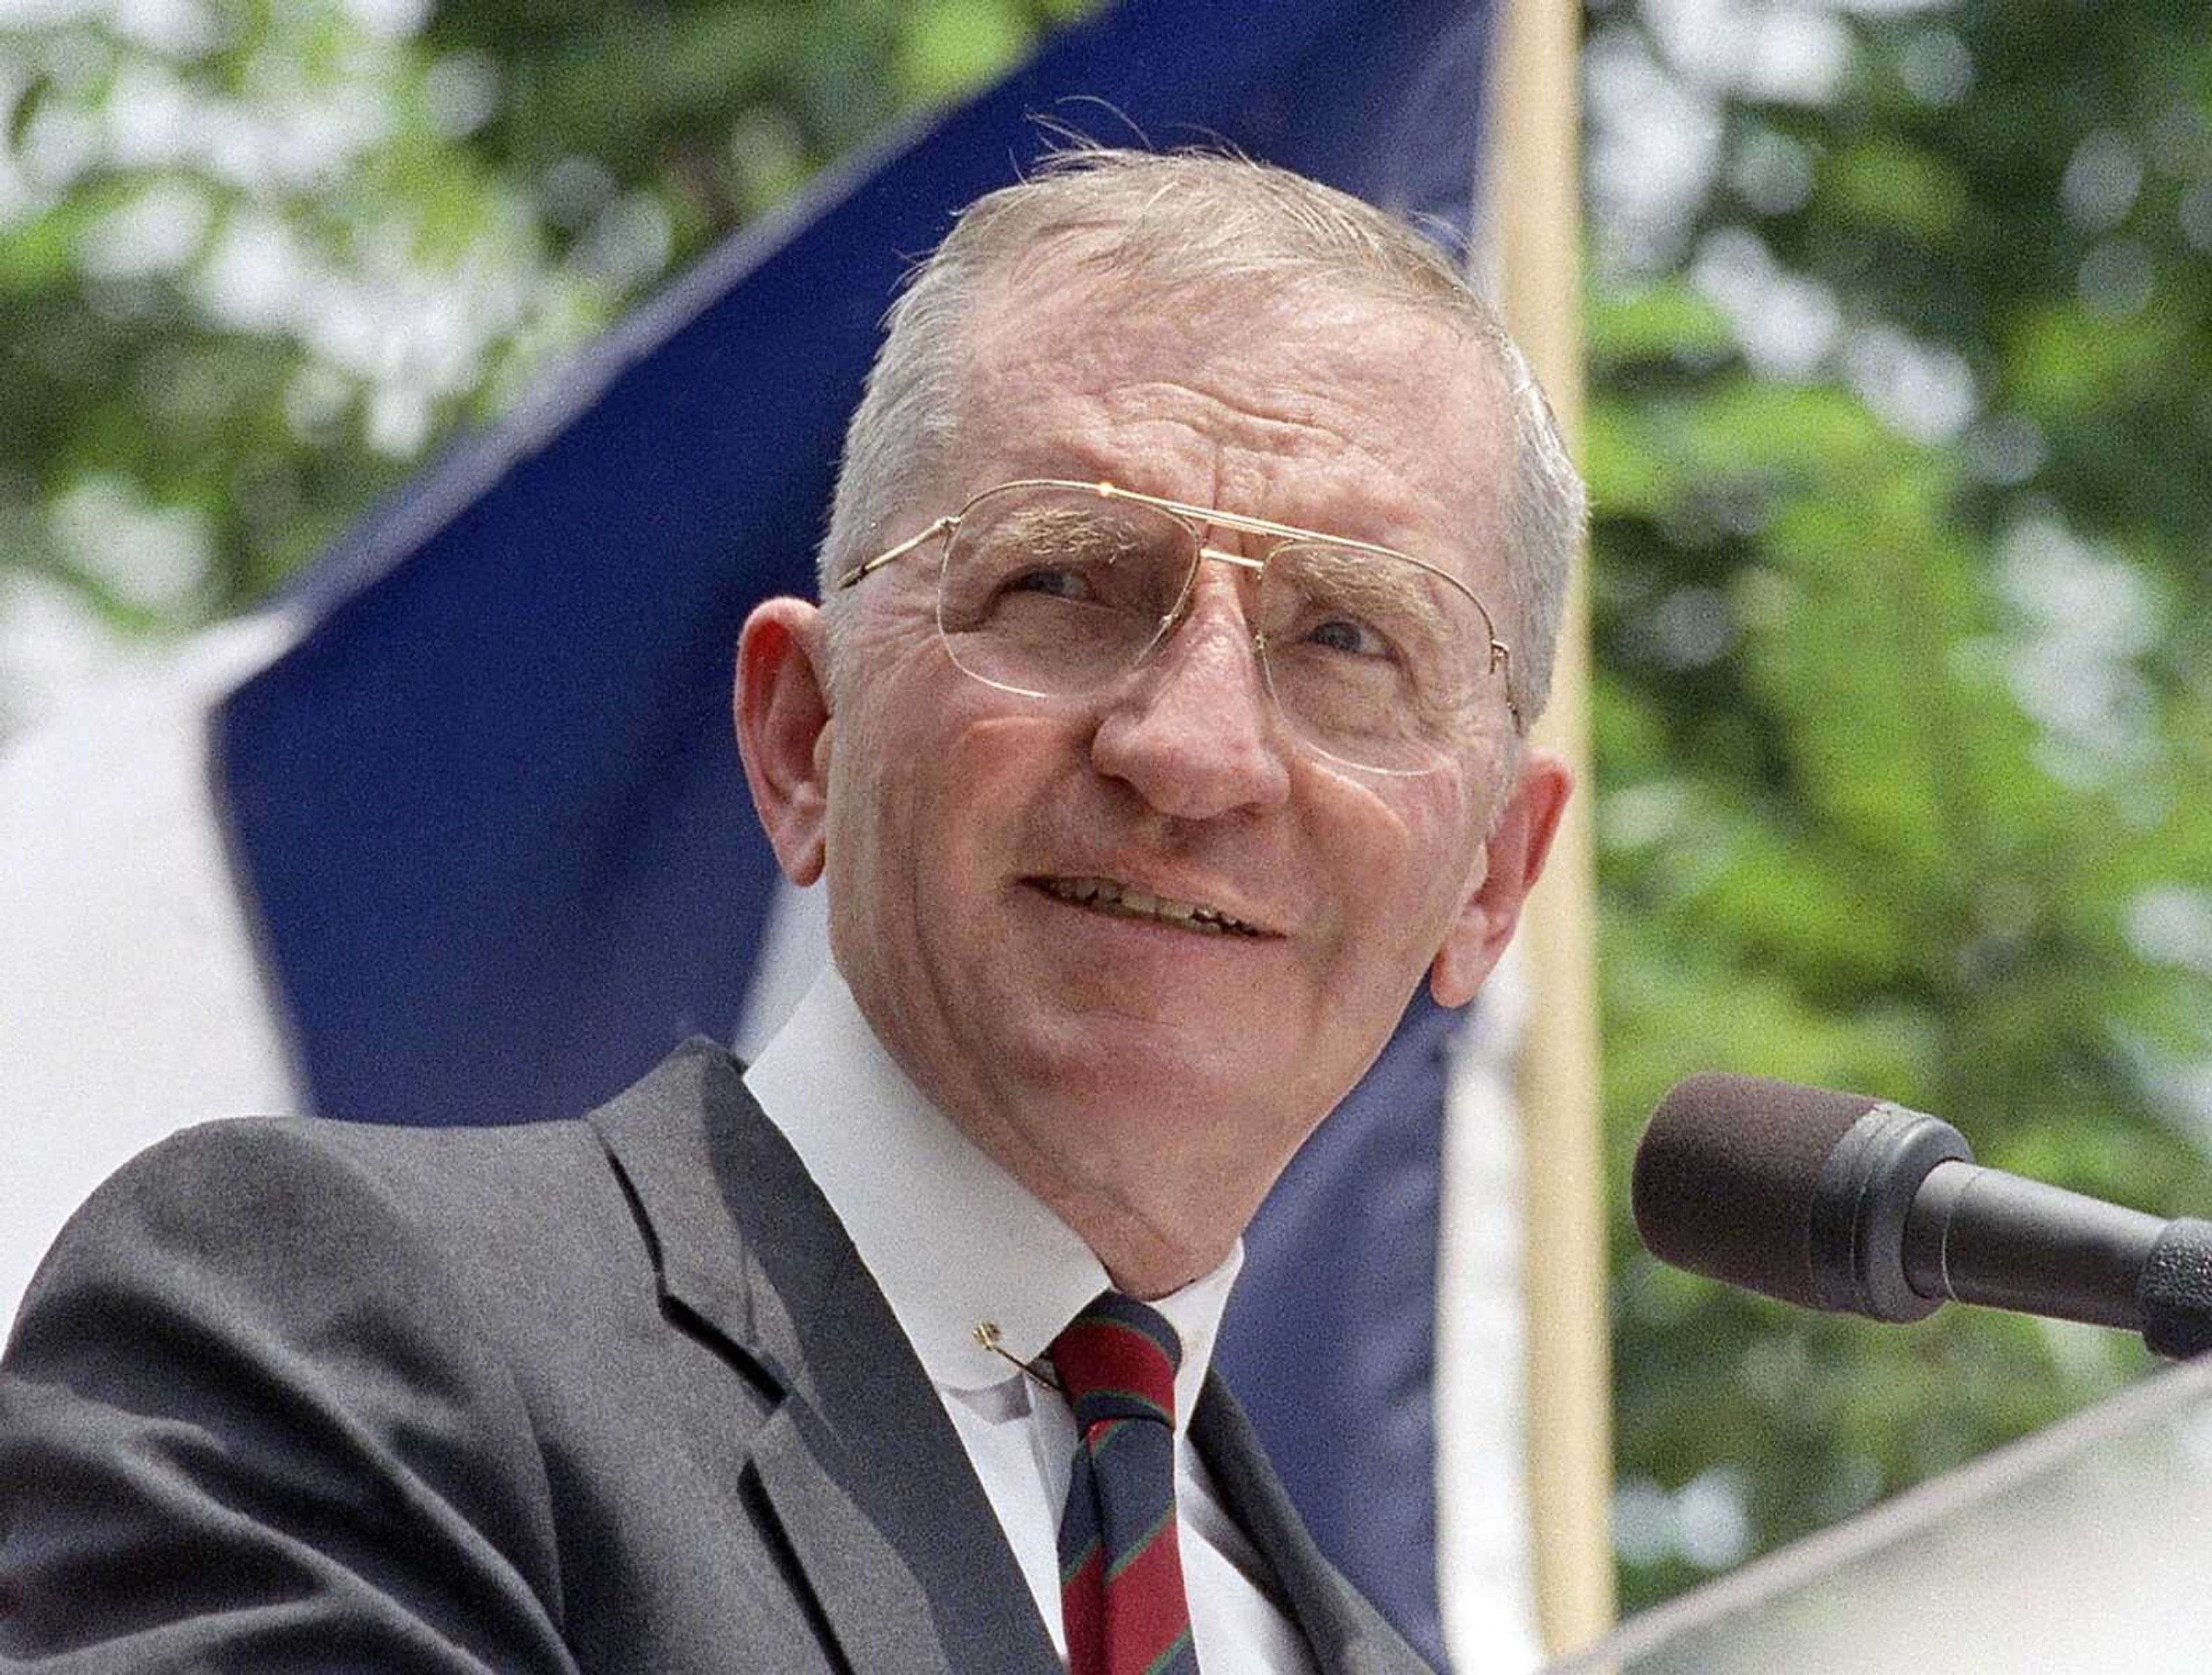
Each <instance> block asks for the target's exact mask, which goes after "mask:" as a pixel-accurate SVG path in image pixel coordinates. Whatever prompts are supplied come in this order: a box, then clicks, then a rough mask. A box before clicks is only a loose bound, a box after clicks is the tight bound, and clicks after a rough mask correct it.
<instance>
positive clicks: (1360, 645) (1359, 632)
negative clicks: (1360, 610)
mask: <svg viewBox="0 0 2212 1675" xmlns="http://www.w3.org/2000/svg"><path fill="white" fill-rule="evenodd" d="M1305 640H1306V643H1307V644H1309V645H1316V646H1319V647H1320V648H1321V649H1322V650H1324V651H1341V652H1345V653H1347V654H1349V655H1352V656H1354V657H1388V656H1389V655H1391V649H1390V642H1389V640H1387V639H1385V638H1384V637H1383V636H1382V635H1380V634H1378V633H1376V631H1375V630H1373V629H1371V628H1370V627H1369V626H1368V625H1367V624H1365V623H1364V622H1361V621H1360V620H1359V619H1358V618H1356V617H1330V618H1326V619H1325V620H1323V621H1321V622H1317V623H1316V624H1314V625H1313V626H1312V627H1311V628H1310V629H1308V630H1306V634H1305Z"/></svg>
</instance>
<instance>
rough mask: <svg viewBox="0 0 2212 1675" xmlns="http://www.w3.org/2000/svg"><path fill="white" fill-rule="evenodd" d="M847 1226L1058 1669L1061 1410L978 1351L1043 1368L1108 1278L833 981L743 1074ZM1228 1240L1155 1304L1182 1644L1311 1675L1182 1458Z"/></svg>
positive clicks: (1198, 1467)
mask: <svg viewBox="0 0 2212 1675" xmlns="http://www.w3.org/2000/svg"><path fill="white" fill-rule="evenodd" d="M745 1085H746V1087H749V1088H750V1089H751V1090H752V1094H753V1097H754V1098H755V1099H757V1100H759V1101H760V1105H761V1108H762V1110H763V1111H764V1112H767V1113H768V1116H769V1120H770V1121H771V1122H773V1123H774V1124H775V1125H776V1127H777V1128H779V1129H780V1130H782V1132H783V1135H784V1137H785V1138H786V1139H787V1140H789V1141H790V1142H791V1144H792V1147H793V1149H794V1150H795V1151H797V1152H798V1154H799V1159H800V1160H801V1161H802V1162H804V1163H805V1165H806V1168H807V1172H808V1173H810V1174H811V1175H812V1176H813V1178H814V1180H815V1184H816V1185H818V1186H819V1187H820V1188H821V1189H822V1193H823V1197H826V1198H828V1199H829V1206H830V1208H831V1209H834V1210H836V1213H837V1217H838V1219H839V1220H840V1221H842V1222H843V1223H844V1226H845V1231H846V1233H848V1235H850V1237H851V1239H852V1240H853V1244H854V1248H855V1249H857V1250H858V1251H859V1252H860V1260H861V1261H862V1262H863V1263H865V1264H866V1266H867V1269H868V1271H869V1273H870V1274H872V1276H874V1277H875V1281H876V1283H877V1285H878V1286H879V1287H880V1288H882V1290H883V1294H884V1298H885V1300H887V1301H889V1303H890V1307H891V1313H892V1314H893V1315H895V1316H896V1318H897V1320H898V1323H899V1325H900V1327H901V1328H902V1330H903V1331H905V1333H906V1335H907V1337H908V1341H909V1342H911V1343H913V1345H914V1349H915V1355H917V1356H918V1357H919V1358H920V1360H921V1364H922V1367H923V1368H924V1369H925V1370H926V1371H927V1373H928V1374H929V1377H930V1381H931V1383H932V1384H933V1385H934V1386H936V1390H937V1395H938V1399H939V1401H941V1402H943V1403H944V1404H945V1412H946V1413H947V1414H948V1415H949V1416H951V1420H952V1425H953V1428H954V1429H955V1430H956V1431H957V1432H958V1433H959V1436H960V1440H961V1443H962V1445H963V1447H966V1449H967V1451H968V1458H969V1461H970V1462H971V1463H972V1464H973V1465H974V1466H975V1475H976V1477H979V1478H981V1481H982V1484H983V1492H984V1494H985V1495H987V1496H988V1497H989V1499H990V1502H991V1509H992V1510H993V1511H994V1513H996V1514H998V1518H999V1523H1000V1526H1001V1527H1002V1528H1003V1529H1004V1530H1005V1531H1006V1542H1007V1544H1008V1545H1009V1546H1010V1547H1012V1550H1013V1553H1014V1557H1015V1559H1016V1561H1017V1562H1018V1563H1019V1564H1020V1566H1021V1571H1022V1575H1023V1577H1024V1579H1025V1580H1026V1581H1028V1583H1029V1585H1030V1593H1031V1594H1033V1595H1034V1596H1035V1597H1036V1607H1037V1612H1038V1614H1039V1615H1040V1616H1041V1617H1043V1619H1044V1623H1045V1627H1046V1628H1047V1629H1049V1630H1050V1631H1051V1634H1052V1641H1053V1644H1054V1647H1055V1648H1058V1649H1059V1651H1060V1655H1061V1656H1062V1657H1063V1658H1065V1657H1066V1655H1067V1641H1066V1634H1065V1631H1064V1630H1063V1629H1062V1627H1061V1623H1060V1566H1059V1560H1058V1545H1059V1530H1060V1507H1061V1503H1062V1502H1063V1501H1065V1500H1066V1497H1067V1480H1068V1474H1069V1471H1070V1469H1071V1467H1072V1465H1073V1459H1074V1454H1075V1440H1076V1438H1075V1421H1074V1418H1073V1415H1071V1414H1070V1413H1069V1411H1068V1408H1067V1404H1066V1402H1065V1401H1063V1400H1062V1399H1061V1398H1060V1396H1059V1394H1058V1393H1057V1392H1054V1391H1053V1390H1051V1389H1050V1388H1048V1386H1043V1385H1041V1384H1039V1383H1037V1382H1036V1380H1032V1379H1031V1378H1030V1376H1029V1375H1028V1374H1026V1373H1023V1372H1021V1371H1019V1370H1018V1368H1017V1367H1014V1366H1012V1365H1011V1364H1010V1363H1009V1362H1007V1361H1006V1360H1005V1359H1003V1358H1002V1357H1001V1356H1000V1355H995V1354H994V1353H992V1352H991V1351H990V1350H989V1349H985V1348H984V1347H983V1346H982V1344H981V1343H979V1342H978V1341H977V1337H976V1328H977V1327H978V1326H979V1325H983V1324H984V1323H986V1322H987V1323H989V1324H991V1325H994V1326H995V1327H996V1328H997V1337H998V1343H999V1345H1000V1348H1001V1349H1004V1350H1005V1351H1006V1355H1012V1357H1014V1359H1015V1360H1016V1361H1036V1360H1037V1359H1039V1358H1040V1357H1042V1355H1044V1353H1045V1351H1046V1349H1048V1347H1049V1346H1050V1344H1051V1343H1052V1340H1053V1339H1054V1337H1057V1336H1058V1335H1059V1332H1060V1328H1061V1327H1062V1326H1064V1325H1066V1324H1067V1323H1068V1321H1069V1320H1071V1319H1073V1318H1074V1316H1075V1314H1076V1313H1077V1312H1078V1311H1079V1309H1081V1308H1082V1307H1083V1306H1084V1305H1085V1304H1086V1303H1088V1302H1089V1301H1091V1299H1092V1298H1094V1297H1096V1296H1097V1294H1099V1293H1100V1292H1101V1291H1103V1290H1105V1289H1106V1288H1107V1286H1108V1284H1109V1281H1108V1279H1107V1276H1106V1270H1105V1269H1104V1267H1103V1265H1101V1264H1100V1263H1099V1260H1098V1258H1097V1257H1096V1256H1094V1255H1092V1254H1091V1250H1090V1248H1089V1247H1088V1246H1085V1244H1084V1242H1083V1241H1082V1239H1079V1238H1078V1237H1077V1236H1076V1234H1075V1233H1074V1231H1073V1229H1072V1228H1070V1227H1068V1226H1067V1224H1066V1222H1064V1221H1060V1218H1059V1217H1058V1216H1056V1215H1054V1214H1053V1213H1052V1211H1050V1210H1049V1209H1046V1208H1045V1206H1044V1204H1043V1203H1042V1202H1040V1201H1039V1200H1038V1199H1037V1198H1036V1196H1035V1195H1033V1194H1032V1193H1031V1192H1030V1191H1029V1190H1028V1189H1027V1188H1026V1187H1024V1186H1023V1185H1021V1183H1020V1182H1018V1181H1017V1180H1016V1179H1014V1178H1013V1177H1012V1175H1010V1174H1008V1173H1007V1172H1006V1171H1005V1170H1003V1169H1001V1168H1000V1166H998V1165H997V1164H996V1163H994V1162H993V1161H992V1160H990V1159H989V1158H987V1157H986V1156H985V1155H984V1154H982V1153H981V1151H979V1150H978V1149H976V1148H975V1145H974V1144H973V1143H972V1142H970V1141H969V1139H968V1137H967V1136H965V1135H963V1133H961V1131H960V1130H958V1129H957V1128H956V1127H954V1126H953V1124H951V1122H950V1121H949V1120H948V1119H947V1118H945V1116H944V1114H943V1113H942V1112H939V1111H938V1110H937V1109H936V1108H935V1107H934V1106H933V1105H931V1104H930V1103H929V1102H928V1101H927V1099H923V1098H922V1097H921V1093H919V1092H917V1091H916V1090H915V1086H914V1084H913V1083H912V1082H911V1081H908V1079H907V1076H906V1075H905V1073H904V1072H903V1071H902V1070H901V1069H899V1067H898V1065H897V1063H896V1062H895V1061H894V1060H893V1059H892V1057H891V1056H890V1053H889V1052H888V1051H885V1050H884V1046H883V1045H882V1044H881V1043H880V1042H879V1041H878V1040H877V1038H876V1036H875V1033H874V1032H873V1031H872V1029H870V1027H869V1026H868V1023H867V1020H866V1019H865V1018H864V1017H862V1016H861V1014H860V1008H859V1007H858V1005H856V1004H855V1003H854V1000H853V996H852V992H851V990H848V988H847V987H846V985H845V982H844V979H843V978H842V977H840V976H839V975H838V974H837V972H836V970H835V969H834V968H832V969H830V970H829V971H825V972H824V973H823V976H822V978H821V979H820V981H819V982H817V984H815V986H814V987H813V989H812V990H810V991H809V992H808V994H807V996H806V998H805V1000H804V1001H803V1002H800V1003H799V1009H798V1010H797V1011H796V1012H795V1013H793V1014H792V1017H791V1020H790V1021H789V1022H788V1023H787V1024H786V1025H785V1026H783V1028H782V1029H781V1030H780V1031H778V1032H777V1033H776V1035H775V1038H774V1039H773V1040H771V1041H770V1042H769V1045H768V1046H767V1047H766V1048H765V1049H764V1050H763V1052H762V1053H761V1056H760V1057H759V1059H758V1060H757V1062H756V1063H754V1065H753V1066H752V1068H751V1069H750V1070H748V1071H747V1072H746V1073H745ZM1243 1259H1244V1252H1243V1246H1242V1245H1241V1244H1240V1245H1239V1246H1237V1248H1236V1249H1235V1250H1233V1251H1231V1252H1230V1254H1229V1257H1228V1259H1227V1260H1226V1261H1225V1262H1224V1263H1223V1264H1221V1265H1220V1266H1219V1267H1218V1268H1217V1269H1215V1270H1213V1271H1212V1273H1210V1274H1208V1275H1206V1276H1204V1277H1203V1278H1201V1279H1198V1280H1194V1281H1193V1282H1191V1283H1190V1284H1188V1285H1187V1286H1185V1287H1183V1288H1182V1290H1180V1291H1177V1292H1176V1293H1174V1294H1172V1295H1170V1296H1167V1297H1162V1298H1157V1299H1155V1300H1153V1302H1152V1306H1153V1307H1155V1308H1157V1309H1158V1310H1159V1312H1160V1313H1162V1314H1164V1315H1165V1316H1166V1317H1167V1318H1168V1320H1169V1321H1170V1324H1172V1325H1174V1327H1175V1329H1176V1332H1177V1333H1178V1334H1180V1335H1181V1337H1182V1367H1181V1368H1180V1369H1179V1370H1178V1371H1177V1373H1176V1528H1177V1532H1178V1541H1179V1545H1180V1547H1181V1550H1182V1570H1183V1587H1184V1592H1185V1594H1186V1596H1187V1597H1188V1600H1189V1602H1190V1617H1191V1635H1192V1638H1193V1640H1194V1642H1195V1643H1196V1648H1197V1651H1198V1658H1199V1666H1200V1668H1202V1669H1204V1670H1206V1672H1207V1675H1244V1672H1247V1671H1251V1672H1269V1675H1273V1672H1282V1675H1313V1672H1314V1664H1313V1658H1312V1654H1311V1653H1310V1651H1309V1650H1308V1649H1307V1647H1306V1643H1305V1640H1304V1636H1303V1635H1301V1634H1300V1633H1299V1632H1298V1629H1297V1627H1296V1625H1295V1624H1293V1623H1291V1620H1290V1618H1289V1617H1287V1616H1286V1615H1285V1612H1284V1610H1283V1607H1282V1605H1281V1604H1280V1603H1279V1600H1278V1599H1276V1597H1275V1595H1274V1593H1273V1582H1272V1580H1271V1579H1270V1577H1269V1576H1268V1573H1267V1565H1266V1562H1264V1561H1263V1560H1262V1559H1261V1557H1260V1556H1259V1554H1258V1552H1257V1551H1256V1550H1255V1549H1254V1547H1253V1546H1252V1544H1251V1543H1250V1542H1249V1540H1247V1539H1246V1538H1245V1537H1244V1534H1243V1532H1242V1531H1241V1530H1239V1529H1238V1528H1237V1526H1236V1524H1235V1523H1234V1522H1233V1521H1232V1520H1231V1518H1230V1516H1229V1514H1228V1513H1227V1511H1226V1510H1225V1508H1224V1507H1223V1506H1222V1504H1221V1497H1220V1495H1219V1494H1218V1492H1217V1491H1216V1489H1214V1486H1213V1483H1212V1478H1211V1477H1209V1475H1208V1474H1207V1472H1206V1467H1205V1465H1203V1464H1202V1463H1201V1462H1200V1459H1199V1458H1198V1453H1197V1450H1196V1449H1194V1447H1192V1446H1191V1442H1190V1436H1189V1422H1190V1412H1191V1409H1192V1407H1193V1405H1194V1404H1195V1403H1196V1402H1197V1400H1198V1392H1199V1386H1200V1384H1201V1383H1202V1382H1203V1381H1204V1380H1205V1377H1206V1364H1207V1362H1208V1361H1210V1360H1211V1359H1212V1354H1213V1341H1214V1337H1215V1334H1216V1333H1217V1332H1218V1331H1219V1329H1220V1325H1221V1312H1222V1309H1223V1307H1224V1306H1225V1304H1226V1303H1227V1302H1228V1300H1229V1288H1230V1285H1231V1282H1233V1281H1234V1280H1235V1279H1236V1277H1237V1269H1238V1267H1239V1266H1240V1265H1241V1264H1243Z"/></svg>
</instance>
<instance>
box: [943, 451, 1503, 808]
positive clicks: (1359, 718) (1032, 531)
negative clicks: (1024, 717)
mask: <svg viewBox="0 0 2212 1675" xmlns="http://www.w3.org/2000/svg"><path fill="white" fill-rule="evenodd" d="M1199 546H1200V540H1199V534H1198V532H1196V531H1194V529H1192V528H1191V527H1189V526H1188V525H1187V524H1185V523H1184V522H1183V521H1182V520H1180V519H1178V518H1176V517H1175V516H1173V515H1170V514H1169V513H1166V512H1164V511H1161V510H1159V509H1157V508H1154V507H1149V506H1146V505H1142V504H1140V503H1139V502H1133V501H1127V500H1115V499H1109V498H1107V497H1105V496H1101V495H1098V494H1097V493H1094V492H1091V491H1089V490H1077V489H1061V488H1035V487H1016V488H1008V489H1003V490H994V491H993V492H992V493H989V494H986V495H984V496H981V497H980V498H979V499H977V500H976V501H975V502H973V503H972V504H971V505H970V506H969V509H968V510H967V512H966V514H965V515H963V518H962V520H961V522H960V524H959V527H957V529H956V530H955V531H954V532H953V534H952V536H951V539H949V540H948V541H947V543H946V546H945V559H944V569H943V572H942V575H941V577H940V581H939V595H938V624H939V628H940V629H941V630H942V631H943V633H944V636H945V645H946V647H947V648H948V649H950V651H951V655H952V658H953V661H955V662H956V663H957V664H958V665H959V666H960V667H962V668H963V669H964V670H966V671H967V672H968V673H969V674H971V675H973V676H975V678H976V679H979V680H982V681H985V682H987V683H988V684H990V685H994V686H1000V687H1004V688H1006V689H1009V690H1011V691H1019V692H1026V693H1031V694H1034V695H1036V696H1039V697H1079V696H1082V695H1084V694H1086V693H1089V692H1092V691H1097V690H1098V689H1099V688H1100V687H1102V686H1103V685H1108V684H1109V683H1110V682H1112V681H1114V680H1115V679H1119V678H1120V677H1121V675H1122V674H1124V673H1127V671H1128V670H1129V669H1131V668H1132V667H1134V666H1135V665H1136V664H1138V663H1139V662H1140V661H1143V660H1144V658H1145V657H1146V655H1147V654H1148V653H1149V652H1150V651H1151V650H1152V648H1153V647H1154V646H1155V645H1157V644H1158V643H1159V642H1160V641H1161V640H1163V639H1164V638H1165V637H1166V636H1167V635H1168V634H1170V633H1171V632H1172V631H1173V630H1174V628H1175V626H1176V620H1177V618H1178V617H1179V616H1180V614H1181V612H1182V609H1183V605H1184V600H1185V597H1186V594H1187V593H1188V589H1189V587H1190V584H1191V578H1192V576H1193V572H1194V569H1195V568H1196V566H1197V564H1198V563H1199V562H1200V558H1199ZM1249 608H1250V610H1251V620H1252V624H1253V626H1254V628H1255V630H1257V636H1258V640H1259V643H1260V646H1261V658H1262V662H1263V665H1264V667H1265V669H1266V673H1267V684H1268V687H1269V689H1270V691H1272V692H1273V695H1274V698H1275V702H1276V704H1277V706H1278V707H1279V709H1280V710H1281V711H1282V714H1283V716H1284V718H1285V721H1287V722H1289V724H1290V725H1291V728H1293V729H1294V730H1295V731H1296V732H1297V733H1298V734H1300V735H1301V736H1303V737H1304V739H1305V740H1306V741H1307V742H1308V743H1309V744H1310V745H1312V746H1315V747H1316V748H1317V749H1319V750H1320V751H1322V752H1323V753H1325V754H1327V755H1329V756H1332V757H1335V758H1339V759H1340V760H1342V761H1345V762H1347V763H1350V764H1354V765H1357V766H1360V767H1367V768H1374V769H1378V770H1383V771H1384V772H1389V773H1412V772H1422V771H1425V770H1428V769H1430V768H1432V767H1435V766H1437V765H1438V764H1440V762H1441V761H1442V759H1443V757H1444V756H1445V754H1446V753H1448V752H1451V751H1453V750H1455V749H1456V748H1458V747H1459V746H1462V744H1464V742H1465V741H1466V739H1467V737H1468V734H1469V732H1470V730H1471V729H1472V728H1473V727H1474V724H1475V722H1476V718H1477V716H1479V714H1480V703H1481V698H1482V696H1483V693H1484V691H1485V690H1486V685H1488V684H1489V683H1491V682H1492V681H1493V680H1494V679H1496V677H1495V676H1494V675H1492V673H1491V658H1490V637H1491V636H1490V628H1489V624H1487V623H1486V621H1485V620H1484V618H1483V616H1482V613H1481V612H1480V610H1479V609H1477V608H1476V607H1475V606H1474V603H1473V602H1472V601H1471V600H1469V599H1468V597H1467V595H1466V594H1462V593H1461V592H1460V591H1459V590H1458V589H1457V588H1453V587H1452V586H1450V585H1449V583H1447V582H1444V581H1443V579H1441V578H1440V577H1438V576H1435V575H1433V574H1431V572H1430V571H1428V570H1427V569H1424V568H1423V567H1422V566H1420V565H1419V564H1416V563H1411V562H1410V561H1407V560H1404V559H1398V558H1393V557H1390V556H1389V555H1387V554H1383V553H1376V552H1370V551H1362V550H1358V549H1353V548H1346V547H1340V546H1334V545H1330V544H1328V543H1327V542H1324V541H1309V540H1304V539H1297V540H1290V541H1285V542H1283V543H1281V544H1279V545H1277V546H1275V547H1274V549H1273V551H1272V552H1271V553H1270V554H1269V555H1268V559H1267V568H1266V569H1265V571H1264V572H1263V575H1262V579H1261V584H1260V588H1259V593H1258V597H1257V599H1256V600H1255V601H1253V602H1252V604H1251V606H1249Z"/></svg>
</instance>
